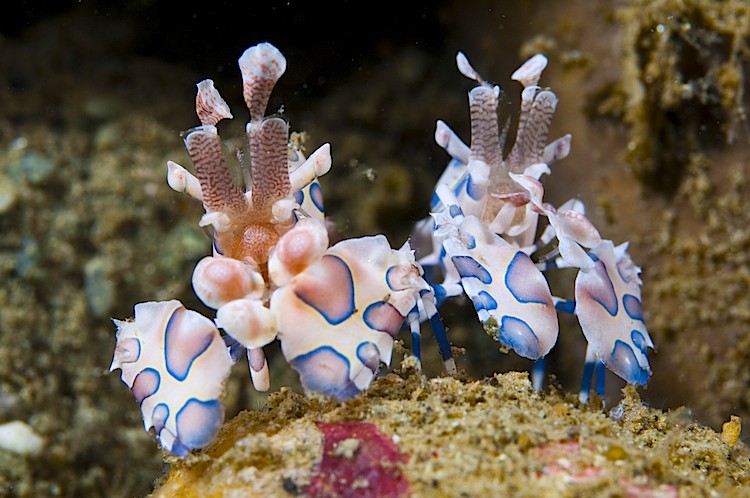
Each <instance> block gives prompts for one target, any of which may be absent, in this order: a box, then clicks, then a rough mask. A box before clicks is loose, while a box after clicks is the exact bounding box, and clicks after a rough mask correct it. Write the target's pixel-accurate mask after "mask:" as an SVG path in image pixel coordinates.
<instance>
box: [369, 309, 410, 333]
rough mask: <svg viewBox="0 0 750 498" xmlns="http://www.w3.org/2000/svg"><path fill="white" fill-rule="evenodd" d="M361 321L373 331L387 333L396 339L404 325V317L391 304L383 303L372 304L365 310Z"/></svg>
mask: <svg viewBox="0 0 750 498" xmlns="http://www.w3.org/2000/svg"><path fill="white" fill-rule="evenodd" d="M362 319H363V320H364V321H365V324H366V325H367V326H368V327H370V328H371V329H373V330H377V331H379V332H387V333H389V334H391V335H392V336H393V337H396V336H397V335H398V333H399V331H400V330H401V325H403V323H404V316H403V315H402V314H401V313H399V312H398V310H397V309H396V308H394V307H393V305H392V304H389V303H386V302H384V301H378V302H377V303H372V304H371V305H370V306H368V307H367V309H366V310H365V312H364V314H363V316H362Z"/></svg>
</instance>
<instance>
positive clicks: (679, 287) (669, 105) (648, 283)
mask: <svg viewBox="0 0 750 498" xmlns="http://www.w3.org/2000/svg"><path fill="white" fill-rule="evenodd" d="M566 9H567V11H566V12H563V10H566ZM573 13H575V15H573ZM536 23H538V24H545V25H550V26H555V27H554V28H551V29H548V30H546V31H544V32H543V35H538V36H534V37H531V38H529V39H528V40H527V42H526V43H525V44H524V46H523V47H522V52H523V54H524V55H528V54H529V53H531V52H534V51H535V50H539V49H542V50H545V51H546V52H545V53H547V55H548V56H550V58H551V60H552V61H554V60H559V61H567V63H566V64H563V65H560V64H554V63H552V64H550V67H549V68H548V70H547V71H545V79H544V80H543V83H544V82H548V81H549V82H550V84H551V85H552V86H553V88H554V90H555V91H556V92H557V93H558V95H559V97H560V105H559V106H558V112H557V114H556V116H555V122H556V123H559V124H560V129H561V131H570V132H571V133H572V134H573V137H574V138H573V152H572V153H571V156H570V158H568V159H567V160H566V161H567V162H566V164H565V165H563V164H560V166H559V169H557V168H558V167H557V166H556V172H555V173H554V174H553V176H552V177H551V178H550V179H551V180H552V181H549V182H547V186H548V187H549V188H548V194H549V195H550V198H554V197H555V196H557V198H558V199H560V202H561V201H563V200H565V199H566V198H568V197H570V196H571V195H576V196H580V197H581V198H582V199H583V200H584V201H585V202H586V205H587V208H588V210H587V215H588V216H589V217H590V218H591V219H592V220H593V221H594V223H595V224H596V226H597V227H598V228H599V230H600V232H601V233H603V234H606V237H608V238H609V237H611V238H612V239H613V240H616V241H617V240H630V241H631V244H630V249H629V251H630V253H631V255H632V256H633V260H634V261H635V262H636V264H639V265H640V266H642V268H643V274H642V277H643V280H644V286H643V303H644V310H645V312H646V323H647V325H648V328H649V331H650V333H651V335H652V337H653V339H654V342H655V344H656V345H657V350H656V352H655V354H653V355H651V359H652V370H653V372H654V376H653V378H652V382H650V384H649V388H648V390H647V391H645V392H644V393H643V395H644V397H645V399H646V400H648V401H650V402H651V403H653V404H655V405H657V406H665V405H666V406H672V407H674V406H679V405H681V404H684V405H685V406H688V407H689V408H690V409H691V410H693V412H694V413H695V414H696V415H697V416H698V417H699V418H700V419H701V420H702V421H704V422H705V423H709V424H710V425H711V426H712V427H714V428H717V429H718V428H719V427H720V424H721V423H722V422H723V421H725V420H726V419H727V416H728V415H729V414H732V413H733V414H736V415H739V416H741V417H743V418H745V419H747V418H748V417H749V416H750V388H749V387H748V386H750V369H749V368H748V367H747V365H748V364H750V333H748V330H750V313H748V310H750V294H749V293H748V292H747V289H748V284H749V283H750V278H749V277H750V251H749V250H748V249H749V248H750V230H749V229H748V227H750V206H748V202H749V200H750V188H749V187H750V186H748V183H747V178H748V177H749V176H750V136H748V133H747V129H748V128H747V122H746V120H745V113H746V109H747V108H748V103H749V102H748V94H747V91H746V89H747V78H746V75H745V73H744V71H745V70H746V60H747V55H748V42H749V41H750V10H749V9H748V6H747V3H746V2H732V1H729V2H687V1H685V2H683V1H659V2H638V1H635V2H629V3H626V4H624V5H619V6H613V5H611V4H610V3H608V2H573V3H572V4H568V5H566V7H562V6H559V7H553V8H550V9H546V10H543V11H540V13H539V14H538V15H537V17H536ZM547 23H550V24H547ZM688 25H690V26H692V27H693V28H694V29H693V30H687V31H686V30H685V28H686V26H688ZM603 39H607V40H610V43H606V44H602V43H600V40H603ZM657 41H659V43H657ZM686 45H689V46H690V48H689V49H688V48H687V47H686ZM717 46H719V47H723V50H722V51H720V53H718V54H717V55H716V57H711V56H710V55H711V54H712V53H713V51H715V50H716V47H717ZM691 51H692V52H691ZM687 53H694V57H693V58H689V57H688V58H687V59H686V57H687V55H686V54H687ZM722 68H723V69H722ZM730 69H731V71H730ZM729 73H731V74H734V76H733V77H731V78H729V77H728V76H727V74H729ZM675 82H678V83H680V84H681V85H683V86H684V85H687V86H688V87H694V88H696V89H702V90H701V91H700V92H698V91H697V90H696V93H693V94H688V93H684V92H683V93H681V94H680V95H681V96H682V97H681V99H677V100H674V98H672V97H675V95H677V94H676V93H675V92H674V91H672V90H674V87H673V84H675ZM668 88H672V90H670V91H667V90H668ZM665 92H666V93H665ZM669 95H671V97H670V98H667V96H669ZM675 98H676V97H675ZM675 106H676V107H677V110H675ZM712 130H713V131H712ZM680 137H682V138H680ZM646 151H648V153H646ZM644 154H645V155H644ZM660 155H661V156H660ZM568 168H572V169H568ZM659 168H662V169H659ZM563 169H564V172H563V171H561V170H563ZM557 174H565V176H566V180H570V182H569V183H568V182H567V181H566V182H563V183H561V182H555V181H554V179H555V175H557ZM659 175H662V176H659ZM657 177H658V178H657ZM664 182H666V185H665V184H664ZM567 340H569V338H565V337H563V338H562V342H561V343H560V344H558V347H561V346H563V345H564V344H565V341H567ZM564 349H565V350H567V351H570V350H571V348H570V347H569V346H568V347H564Z"/></svg>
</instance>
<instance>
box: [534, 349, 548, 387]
mask: <svg viewBox="0 0 750 498" xmlns="http://www.w3.org/2000/svg"><path fill="white" fill-rule="evenodd" d="M545 359H546V357H544V356H543V357H541V358H539V359H538V360H536V361H535V362H534V367H533V368H532V369H531V385H532V386H533V387H534V391H539V390H541V389H542V385H543V384H544V366H545V365H544V364H545Z"/></svg>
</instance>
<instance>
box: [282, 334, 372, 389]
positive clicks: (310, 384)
mask: <svg viewBox="0 0 750 498" xmlns="http://www.w3.org/2000/svg"><path fill="white" fill-rule="evenodd" d="M289 364H290V365H291V366H292V368H293V369H295V370H296V371H297V373H298V374H299V380H300V382H302V385H303V386H304V387H305V389H307V390H308V391H314V392H318V393H322V394H327V395H329V396H334V397H336V398H338V399H348V398H353V397H354V396H356V395H357V394H359V389H357V386H355V385H354V384H353V383H352V381H351V379H350V378H349V360H347V359H346V357H345V356H344V355H342V354H341V353H339V352H338V351H336V350H335V349H333V348H332V347H330V346H321V347H319V348H318V349H314V350H312V351H310V352H309V353H305V354H302V355H299V356H297V357H296V358H293V359H292V360H291V361H290V362H289Z"/></svg>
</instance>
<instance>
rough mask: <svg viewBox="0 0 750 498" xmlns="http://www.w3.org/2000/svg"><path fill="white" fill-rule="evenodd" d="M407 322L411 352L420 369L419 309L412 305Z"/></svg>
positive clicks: (420, 336)
mask: <svg viewBox="0 0 750 498" xmlns="http://www.w3.org/2000/svg"><path fill="white" fill-rule="evenodd" d="M406 320H407V321H408V322H409V330H410V331H411V352H412V353H413V354H414V357H415V358H416V359H417V368H419V371H420V372H421V371H422V331H421V330H420V329H421V327H420V325H419V309H418V307H417V306H414V309H412V310H411V311H410V312H409V314H408V315H407V317H406Z"/></svg>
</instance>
